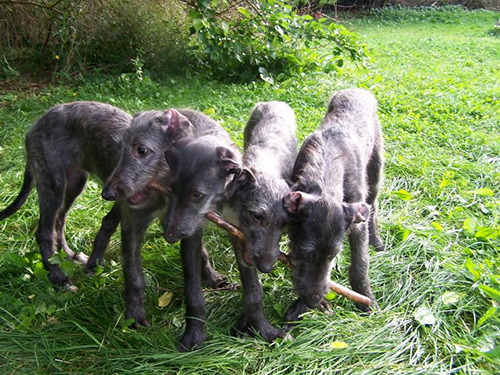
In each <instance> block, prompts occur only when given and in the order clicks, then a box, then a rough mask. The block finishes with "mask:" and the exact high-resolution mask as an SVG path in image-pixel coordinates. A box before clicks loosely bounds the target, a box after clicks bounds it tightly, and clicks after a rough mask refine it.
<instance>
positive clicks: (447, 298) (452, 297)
mask: <svg viewBox="0 0 500 375" xmlns="http://www.w3.org/2000/svg"><path fill="white" fill-rule="evenodd" d="M461 299H462V294H461V293H457V292H444V293H443V295H442V296H441V301H442V302H443V303H444V304H445V305H452V304H454V303H457V302H458V301H460V300H461Z"/></svg>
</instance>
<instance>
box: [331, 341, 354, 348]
mask: <svg viewBox="0 0 500 375" xmlns="http://www.w3.org/2000/svg"><path fill="white" fill-rule="evenodd" d="M348 346H349V345H348V344H347V343H345V342H343V341H334V342H332V343H330V349H345V348H347V347H348Z"/></svg>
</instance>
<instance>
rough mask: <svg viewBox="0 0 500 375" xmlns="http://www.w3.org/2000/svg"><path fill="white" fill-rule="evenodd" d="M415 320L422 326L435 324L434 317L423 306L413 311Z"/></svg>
mask: <svg viewBox="0 0 500 375" xmlns="http://www.w3.org/2000/svg"><path fill="white" fill-rule="evenodd" d="M415 319H416V320H417V322H419V323H420V324H422V325H424V326H432V325H434V324H436V317H435V316H434V314H433V313H432V311H431V310H430V309H429V308H427V307H425V306H421V307H419V308H418V310H417V311H415Z"/></svg>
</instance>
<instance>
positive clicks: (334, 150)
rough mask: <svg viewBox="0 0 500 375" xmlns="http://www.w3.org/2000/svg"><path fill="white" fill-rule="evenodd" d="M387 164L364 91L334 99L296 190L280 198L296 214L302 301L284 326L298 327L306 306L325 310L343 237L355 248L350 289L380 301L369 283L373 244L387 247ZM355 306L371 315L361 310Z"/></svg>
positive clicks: (297, 171) (295, 266) (305, 150)
mask: <svg viewBox="0 0 500 375" xmlns="http://www.w3.org/2000/svg"><path fill="white" fill-rule="evenodd" d="M383 164H384V158H383V140H382V135H381V127H380V122H379V120H378V116H377V101H376V99H375V98H374V97H373V95H372V94H371V93H370V92H368V91H365V90H361V89H349V90H343V91H339V92H337V93H335V94H334V95H333V96H332V98H331V100H330V102H329V105H328V113H327V115H326V116H325V118H324V120H323V122H322V124H321V127H320V128H319V130H317V131H316V132H314V133H312V134H311V135H310V136H309V137H307V139H306V140H305V141H304V144H303V145H302V148H301V150H300V152H299V155H298V157H297V160H296V162H295V166H294V171H293V177H292V180H293V182H294V185H293V187H292V188H291V191H290V192H289V193H288V194H287V195H286V196H285V197H284V198H283V205H284V207H285V209H286V210H287V211H288V212H289V214H290V215H291V222H290V224H289V227H288V231H289V236H290V249H291V251H290V262H291V265H292V270H293V271H292V278H293V284H294V288H295V290H296V292H297V293H298V294H299V298H298V299H297V301H296V302H295V303H294V304H293V305H292V306H291V307H290V309H289V310H288V312H287V314H286V316H285V321H294V320H297V319H298V317H299V316H300V314H302V313H303V312H305V311H306V309H307V308H308V307H309V308H314V307H317V306H318V305H319V304H320V302H321V300H322V298H323V296H324V295H325V294H326V293H327V291H328V283H329V280H330V274H331V267H332V260H333V258H334V257H335V256H336V255H337V254H338V253H339V252H340V251H341V250H342V240H343V237H344V234H347V235H348V238H349V244H350V248H351V266H350V268H349V281H350V284H351V286H352V288H353V289H354V290H355V291H357V292H359V293H361V294H363V295H365V296H367V297H369V298H370V299H371V300H372V301H375V298H374V296H373V294H372V291H371V289H370V281H369V276H368V268H369V257H368V244H369V243H370V244H371V245H373V246H374V247H375V249H376V250H378V251H379V250H383V248H384V244H383V242H382V240H381V238H380V235H379V231H378V225H377V205H376V199H377V194H378V191H379V186H380V181H381V178H382V173H383ZM370 211H371V214H370ZM357 307H358V308H360V309H362V310H365V311H366V310H368V308H367V307H366V306H364V305H361V304H357Z"/></svg>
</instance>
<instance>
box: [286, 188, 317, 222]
mask: <svg viewBox="0 0 500 375" xmlns="http://www.w3.org/2000/svg"><path fill="white" fill-rule="evenodd" d="M319 199H320V196H318V195H312V194H308V193H304V192H302V191H292V192H290V193H288V194H287V195H285V196H284V197H283V208H284V209H285V211H286V212H288V213H289V214H292V215H303V216H308V215H309V214H310V213H311V210H312V208H313V207H314V205H315V204H316V203H317V202H318V201H319Z"/></svg>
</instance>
